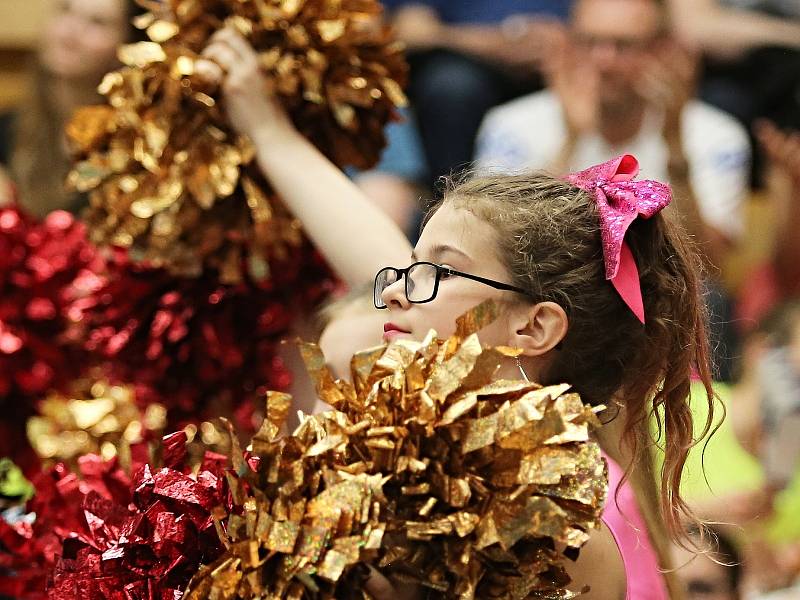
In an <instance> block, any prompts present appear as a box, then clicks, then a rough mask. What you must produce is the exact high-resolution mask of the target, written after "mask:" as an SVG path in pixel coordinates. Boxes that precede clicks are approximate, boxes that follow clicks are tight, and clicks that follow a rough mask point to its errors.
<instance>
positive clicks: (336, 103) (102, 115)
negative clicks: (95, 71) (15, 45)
mask: <svg viewBox="0 0 800 600" xmlns="http://www.w3.org/2000/svg"><path fill="white" fill-rule="evenodd" d="M144 5H145V6H147V7H149V8H150V9H151V12H149V13H146V14H145V15H143V16H141V17H139V18H138V19H137V25H138V26H140V27H142V28H145V29H146V30H147V33H148V35H149V37H150V39H151V40H152V41H148V42H140V43H137V44H132V45H128V46H124V47H122V48H121V50H120V52H119V57H120V59H121V61H122V62H123V64H124V65H125V66H124V67H123V68H122V69H120V70H118V71H115V72H112V73H110V74H109V75H107V76H106V77H105V79H104V81H103V82H102V84H101V85H100V88H99V90H100V92H101V93H102V94H103V95H105V96H106V98H107V99H108V105H104V106H93V107H87V108H84V109H82V110H79V111H78V112H77V113H76V115H75V117H74V119H73V120H72V122H71V123H70V124H69V126H68V128H67V134H68V138H69V139H70V141H71V144H72V147H73V150H74V154H75V156H76V165H75V167H74V169H73V171H72V173H71V175H70V183H71V185H72V186H74V187H75V188H76V189H77V190H79V191H81V192H89V193H90V204H91V206H90V208H89V210H88V213H87V217H86V218H87V222H88V224H89V226H90V229H91V232H92V236H93V239H94V241H95V242H97V243H100V244H111V245H116V246H122V247H126V248H131V250H132V255H133V256H134V258H137V259H142V260H147V261H148V262H150V263H152V264H154V265H155V266H165V267H167V268H169V269H170V270H172V271H173V272H174V273H176V274H178V275H186V276H194V275H197V274H198V273H199V272H200V271H201V270H202V269H203V268H204V267H206V266H210V267H213V268H216V269H218V270H219V271H220V273H221V276H222V278H223V280H224V281H225V282H227V283H237V282H238V281H239V280H240V279H241V277H242V272H241V271H242V265H243V264H246V265H248V268H249V274H250V275H251V276H253V277H255V278H256V279H263V278H264V277H266V276H268V273H269V269H268V266H269V265H270V264H271V262H272V261H274V260H283V259H285V258H286V257H287V256H288V255H289V254H290V253H291V251H292V250H293V249H295V248H297V247H298V246H299V245H300V243H301V233H300V227H299V224H298V223H297V221H296V220H295V219H294V218H293V217H292V216H291V215H290V214H289V213H288V211H287V210H286V209H285V207H283V206H282V204H281V202H280V201H279V199H277V198H276V197H275V195H274V194H273V193H272V192H271V191H270V189H269V186H268V185H267V183H266V181H265V180H264V178H263V176H262V175H261V174H260V172H259V170H258V168H257V166H256V165H255V164H253V158H254V149H253V147H252V145H251V143H250V142H249V141H248V140H246V139H244V138H242V137H241V136H237V135H235V134H234V133H233V131H232V130H231V129H230V127H229V126H228V125H227V123H226V119H225V114H224V110H223V109H222V108H221V107H220V105H219V98H220V96H219V91H218V90H217V89H212V88H211V86H210V84H209V83H208V82H206V81H204V80H203V79H202V78H201V77H199V76H198V75H197V74H196V73H195V63H196V61H197V59H198V58H199V56H200V53H201V52H202V51H203V49H204V48H205V46H206V45H207V44H208V42H209V39H210V37H211V35H212V34H213V33H214V32H215V31H217V30H219V29H220V28H221V27H223V26H225V25H228V26H232V27H235V28H236V29H237V30H238V31H239V32H240V33H242V34H243V35H244V36H245V37H246V38H247V39H248V40H249V41H250V43H252V44H253V47H254V48H255V49H256V51H257V52H258V53H259V56H260V62H261V66H262V68H263V70H264V72H265V73H266V74H267V76H268V79H269V80H270V82H271V83H272V87H273V88H274V90H275V93H276V95H277V97H278V98H279V100H280V101H281V102H282V103H283V104H284V106H285V107H286V109H287V110H288V112H289V114H290V115H291V117H292V118H293V120H294V122H295V124H296V125H297V127H298V128H299V130H300V131H301V132H302V133H303V134H304V135H306V136H307V137H308V138H309V139H310V140H311V141H312V142H313V143H314V144H315V145H316V146H317V147H318V148H320V150H321V151H322V152H323V153H325V154H326V155H327V156H328V157H329V158H331V159H332V160H333V161H334V162H335V163H336V164H337V165H340V166H346V165H352V166H355V167H359V168H368V167H370V166H371V165H373V164H374V163H375V162H376V161H377V159H378V157H379V154H380V151H381V149H382V148H383V146H384V144H385V138H384V133H383V129H384V126H385V125H386V123H387V122H388V121H389V120H391V119H392V118H394V116H395V109H396V107H397V106H400V105H403V104H404V103H405V97H404V96H403V93H402V91H401V86H402V85H403V84H404V83H405V79H406V70H407V66H406V63H405V60H404V58H403V55H402V51H401V48H400V46H399V45H398V44H396V43H394V42H392V40H391V38H390V35H389V32H388V29H387V28H386V27H385V26H384V25H382V24H381V22H380V12H381V9H380V5H379V4H378V2H377V1H376V0H338V1H337V2H329V1H328V0H291V1H287V0H170V1H169V2H146V3H144ZM265 93H266V91H265Z"/></svg>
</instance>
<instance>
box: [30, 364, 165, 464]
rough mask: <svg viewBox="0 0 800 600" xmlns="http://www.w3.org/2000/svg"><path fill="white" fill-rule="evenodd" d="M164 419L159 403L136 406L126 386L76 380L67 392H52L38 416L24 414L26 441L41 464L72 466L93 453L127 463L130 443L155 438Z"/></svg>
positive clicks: (129, 456) (128, 462)
mask: <svg viewBox="0 0 800 600" xmlns="http://www.w3.org/2000/svg"><path fill="white" fill-rule="evenodd" d="M165 422H166V410H165V409H164V407H162V406H160V405H158V404H151V405H150V406H148V407H147V409H146V410H144V411H142V410H141V409H140V408H139V407H138V406H137V405H136V402H135V395H134V391H133V388H131V387H127V386H119V385H111V384H109V383H107V382H105V381H90V380H79V381H76V382H75V383H74V384H73V392H72V393H71V394H70V395H69V396H62V395H60V394H57V393H53V394H51V395H50V396H48V397H47V398H45V399H44V400H43V401H42V402H41V404H40V405H39V415H38V416H35V417H31V418H30V419H28V427H27V428H28V440H29V441H30V443H31V446H32V447H33V449H34V450H35V451H36V453H37V454H38V455H39V457H40V458H41V459H42V460H43V461H44V462H45V464H47V463H53V462H64V463H66V464H68V465H70V466H72V467H75V466H76V465H77V460H78V458H79V457H81V456H83V455H85V454H99V455H101V456H102V457H103V458H105V459H107V460H110V459H111V458H114V457H118V458H119V460H120V463H121V464H122V466H123V467H127V466H128V465H129V464H130V459H131V455H130V450H131V445H133V444H139V443H142V442H144V441H147V440H148V439H158V437H159V435H160V432H161V431H162V430H163V428H164V425H165Z"/></svg>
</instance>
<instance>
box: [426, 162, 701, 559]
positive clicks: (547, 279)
mask: <svg viewBox="0 0 800 600" xmlns="http://www.w3.org/2000/svg"><path fill="white" fill-rule="evenodd" d="M443 202H448V203H452V204H453V205H455V206H458V207H461V208H465V209H468V210H469V211H471V212H472V213H473V214H475V215H476V216H478V217H479V218H482V219H484V220H486V221H487V222H489V223H490V224H491V225H493V227H494V228H495V230H496V231H497V232H498V236H497V239H498V240H499V255H500V257H501V258H502V259H503V261H504V263H505V264H506V265H507V268H508V271H509V273H510V274H511V278H512V283H513V284H514V285H515V286H518V287H520V288H522V289H524V290H526V291H527V292H528V294H529V295H530V297H531V298H533V299H534V301H538V302H543V301H552V302H556V303H558V304H559V305H560V306H561V307H563V309H564V310H565V312H566V314H567V317H568V319H569V327H568V331H567V334H566V336H565V338H564V340H563V342H562V345H561V349H560V350H559V351H557V352H556V353H555V356H554V360H553V362H552V363H551V364H550V366H549V368H548V370H547V372H546V373H545V374H544V377H545V379H546V381H544V382H543V383H550V382H556V381H567V382H569V383H570V384H572V385H573V386H574V388H575V389H576V391H578V392H579V393H580V394H581V395H582V397H583V398H584V399H586V400H587V401H589V402H591V403H594V404H605V405H608V406H612V407H613V406H618V407H620V408H621V413H624V422H623V433H622V443H623V444H625V445H626V446H627V448H626V449H627V451H628V453H629V454H630V456H632V457H634V464H633V465H631V466H630V467H629V469H628V471H627V473H626V476H630V477H631V481H632V482H633V484H634V486H635V487H637V488H638V490H639V495H640V499H641V501H643V502H645V503H647V502H651V503H652V504H653V506H652V508H653V510H651V511H648V510H647V507H646V506H644V507H643V512H644V513H645V518H647V516H648V514H650V516H651V517H652V516H653V515H656V518H655V519H653V518H651V519H648V521H649V523H648V524H649V525H651V528H652V529H653V534H655V535H654V538H655V539H654V542H655V543H656V545H657V546H660V548H659V554H660V555H661V558H662V566H664V565H666V564H668V558H667V555H668V547H667V543H668V538H672V539H673V540H676V541H678V542H681V543H684V542H685V541H686V538H685V526H684V523H685V520H686V519H687V518H688V519H689V520H690V521H693V522H696V521H697V520H696V519H695V518H694V515H693V514H692V512H691V510H690V508H689V507H688V506H687V504H686V502H685V501H684V499H683V498H682V496H681V493H680V481H681V473H682V471H683V468H684V465H685V463H686V459H687V455H688V453H689V451H690V449H691V448H692V447H693V446H694V445H695V444H696V443H697V442H698V440H701V439H704V438H705V437H706V436H707V435H708V433H709V431H710V430H711V428H712V423H713V414H714V407H715V404H716V402H715V397H714V392H713V390H712V384H711V379H712V377H711V361H710V351H709V342H708V337H707V333H706V324H707V321H708V318H707V314H706V309H705V303H704V301H703V291H702V290H703V287H702V282H701V276H702V262H701V260H700V257H699V255H698V253H697V252H696V251H695V249H694V248H693V246H692V243H691V242H690V240H689V238H688V236H687V235H686V234H685V233H684V232H683V230H682V229H681V227H680V225H678V224H677V223H676V222H675V221H674V220H673V218H672V216H673V215H671V214H666V213H663V212H662V213H661V214H658V215H656V216H655V217H653V218H651V219H649V220H644V219H637V220H636V221H634V223H633V224H632V225H631V227H630V229H629V231H628V234H627V235H626V241H627V242H628V244H629V246H630V248H631V251H632V252H633V255H634V257H635V260H636V263H637V265H638V268H639V275H640V282H641V287H642V296H643V299H644V307H645V314H646V317H647V318H646V323H645V324H644V325H643V324H642V323H641V322H640V321H639V320H638V319H637V318H636V317H635V316H634V314H633V313H632V311H631V310H630V308H629V307H628V306H627V305H626V304H625V303H624V302H623V301H622V299H621V298H620V296H619V295H618V294H617V292H616V290H615V289H614V287H613V286H612V285H611V283H610V282H609V281H607V280H606V277H605V265H604V260H603V247H602V242H601V237H600V222H599V217H598V211H597V207H596V204H595V202H594V200H593V199H592V197H591V196H590V195H589V194H588V193H586V192H584V191H582V190H581V189H579V188H577V187H574V186H573V185H571V184H569V183H568V182H566V181H563V180H561V179H558V178H555V177H553V176H551V175H548V174H545V173H541V172H537V173H530V174H522V175H491V176H483V177H474V178H467V179H464V180H463V181H461V182H459V183H452V182H451V184H450V185H449V190H448V191H447V192H446V194H445V196H444V200H443V201H442V202H440V203H438V204H437V205H435V206H433V207H432V209H431V212H430V214H432V213H433V212H435V211H436V210H437V209H438V207H439V206H441V205H442V203H443ZM694 376H698V377H699V378H700V380H702V383H703V385H704V387H705V395H706V401H707V403H708V409H709V410H708V415H709V417H708V420H707V422H706V423H705V426H704V427H703V428H702V432H700V434H699V435H698V436H695V434H694V431H693V423H692V411H691V409H690V405H689V393H690V385H691V381H692V378H693V377H694ZM610 412H612V413H613V411H610ZM653 420H655V422H656V424H657V432H652V429H651V423H652V422H653ZM657 445H660V446H661V447H662V448H663V452H664V462H663V468H662V471H661V474H660V485H659V486H656V482H655V477H654V474H653V471H652V469H653V465H652V460H650V459H651V458H652V455H651V451H652V450H653V449H654V448H655V447H656V446H657ZM643 457H646V460H642V458H643ZM648 479H649V483H648ZM637 482H638V486H637ZM659 501H660V502H659ZM659 503H660V511H659V510H658V508H659V506H658V505H659ZM659 512H660V513H661V516H662V517H663V521H662V520H661V519H658V518H657V515H658V513H659ZM665 526H666V527H665ZM659 534H662V535H661V536H659ZM659 538H660V540H659ZM659 541H660V542H661V543H659Z"/></svg>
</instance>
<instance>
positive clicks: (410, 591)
mask: <svg viewBox="0 0 800 600" xmlns="http://www.w3.org/2000/svg"><path fill="white" fill-rule="evenodd" d="M364 566H365V567H367V568H368V569H369V573H370V574H369V577H368V578H367V580H366V581H365V582H364V590H365V591H366V592H367V593H369V595H370V596H372V597H373V598H374V599H375V600H419V599H420V598H422V597H423V595H422V593H421V591H420V588H419V586H417V585H411V584H408V585H402V584H399V585H395V584H394V583H392V582H391V581H389V579H387V578H386V577H384V576H383V575H382V574H381V573H379V572H378V571H377V570H376V569H375V568H374V567H372V566H370V565H364Z"/></svg>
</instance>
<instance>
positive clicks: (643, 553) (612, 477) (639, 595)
mask: <svg viewBox="0 0 800 600" xmlns="http://www.w3.org/2000/svg"><path fill="white" fill-rule="evenodd" d="M603 456H605V459H606V460H607V461H608V484H609V486H608V489H609V492H608V500H607V501H606V506H605V509H604V510H603V523H605V524H606V527H608V529H609V531H611V535H613V536H614V540H615V541H616V542H617V547H618V548H619V553H620V555H621V556H622V562H623V564H624V565H625V578H626V579H627V593H626V598H627V600H669V594H668V593H667V586H666V582H665V581H664V577H663V576H662V575H661V572H660V571H659V567H658V556H657V554H656V551H655V549H654V548H653V545H652V544H651V542H650V537H649V536H648V535H647V526H646V525H645V522H644V518H643V517H642V513H641V512H640V511H639V505H638V504H637V502H636V496H634V494H633V488H632V487H631V485H630V483H629V482H627V481H626V482H625V483H622V484H621V482H622V475H623V471H622V469H621V468H620V466H619V465H618V464H617V463H615V462H614V461H613V460H611V459H610V458H609V457H608V456H606V455H605V454H604V455H603ZM618 488H619V493H618V494H617V489H618ZM615 494H616V499H615Z"/></svg>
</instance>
